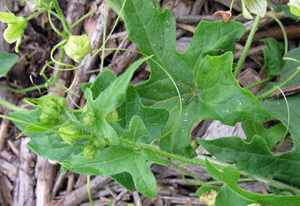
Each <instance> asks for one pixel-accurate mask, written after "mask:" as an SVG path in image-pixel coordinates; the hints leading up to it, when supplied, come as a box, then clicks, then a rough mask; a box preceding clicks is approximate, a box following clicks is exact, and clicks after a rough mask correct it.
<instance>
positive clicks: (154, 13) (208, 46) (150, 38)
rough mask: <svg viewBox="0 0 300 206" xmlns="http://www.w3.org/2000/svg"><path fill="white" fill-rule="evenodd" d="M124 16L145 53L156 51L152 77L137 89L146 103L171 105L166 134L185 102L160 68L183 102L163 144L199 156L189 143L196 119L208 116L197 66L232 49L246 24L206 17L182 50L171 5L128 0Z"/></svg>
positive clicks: (165, 148)
mask: <svg viewBox="0 0 300 206" xmlns="http://www.w3.org/2000/svg"><path fill="white" fill-rule="evenodd" d="M122 2H123V1H122ZM124 21H125V25H126V28H127V30H128V35H129V38H130V39H131V40H132V41H133V42H134V43H136V44H137V45H138V46H139V48H140V49H141V51H142V52H143V53H144V54H146V55H152V54H153V55H154V56H153V60H149V61H148V64H149V65H150V68H151V78H150V79H149V81H147V82H146V83H144V84H139V85H136V86H135V89H136V91H137V92H138V94H139V95H140V97H141V100H142V103H143V104H144V105H145V106H151V107H157V108H166V109H168V111H169V115H170V117H169V120H168V122H167V124H166V126H165V127H164V129H163V131H162V135H164V134H166V133H167V132H169V131H171V129H172V128H173V127H174V125H175V124H176V122H177V120H178V119H179V115H180V114H179V111H180V107H179V100H178V93H177V91H176V88H175V86H174V85H173V83H172V81H171V80H170V78H169V76H168V75H167V74H166V73H165V72H164V71H163V70H162V68H161V67H163V68H164V69H165V71H166V72H167V73H168V74H169V75H170V76H171V77H172V78H173V80H174V81H175V83H176V86H177V87H178V88H179V91H180V94H181V96H182V97H181V98H182V102H183V103H184V104H183V108H182V116H181V118H180V119H179V123H178V125H177V127H176V128H175V129H174V130H172V131H171V132H170V133H169V135H167V136H166V137H164V138H163V139H161V141H160V148H161V149H162V150H166V151H169V152H172V153H176V154H180V155H183V156H188V157H193V156H195V152H194V150H193V148H192V147H191V146H190V133H191V130H192V128H193V126H194V124H195V123H196V122H198V121H199V120H201V119H203V116H201V113H202V112H203V109H202V108H203V107H202V102H200V98H199V88H198V85H197V83H196V74H197V71H198V69H199V66H200V64H201V61H202V60H203V58H204V57H205V56H206V55H208V54H209V55H212V56H213V55H218V54H219V53H220V52H226V51H232V50H233V45H234V44H233V43H234V42H235V41H236V40H238V39H239V38H240V37H241V36H242V35H243V34H244V32H245V30H246V27H245V26H244V25H242V24H240V23H237V22H232V21H230V22H228V23H227V24H225V23H224V22H222V21H217V22H205V21H202V22H201V23H200V24H199V25H198V27H197V29H196V31H195V35H194V38H193V41H192V43H191V45H190V47H189V49H188V50H187V51H186V52H185V53H183V54H182V53H179V52H178V51H177V49H176V41H175V40H176V38H175V29H176V24H175V20H174V18H173V16H172V14H171V13H170V11H169V10H165V11H164V12H162V13H161V12H160V11H158V10H157V9H155V8H154V6H153V4H152V2H150V1H147V0H127V1H126V4H125V8H124ZM222 66H223V65H222ZM230 67H231V65H230ZM213 83H217V82H216V81H214V82H213ZM223 95H224V96H226V95H227V94H226V93H223ZM220 98H222V97H220ZM208 113H209V112H208V111H207V112H206V114H208ZM211 113H213V111H212V112H211ZM206 116H207V115H206ZM211 118H213V117H212V116H211ZM227 119H229V118H227ZM232 122H233V121H232Z"/></svg>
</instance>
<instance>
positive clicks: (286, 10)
mask: <svg viewBox="0 0 300 206" xmlns="http://www.w3.org/2000/svg"><path fill="white" fill-rule="evenodd" d="M281 11H284V17H286V18H293V19H298V18H299V17H298V16H296V15H294V14H292V12H291V10H290V7H289V6H282V5H279V6H277V7H276V9H275V12H281Z"/></svg>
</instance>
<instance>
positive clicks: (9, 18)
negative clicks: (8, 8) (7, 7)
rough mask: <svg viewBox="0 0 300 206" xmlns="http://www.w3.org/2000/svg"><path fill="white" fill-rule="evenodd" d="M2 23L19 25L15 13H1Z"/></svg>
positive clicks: (0, 19)
mask: <svg viewBox="0 0 300 206" xmlns="http://www.w3.org/2000/svg"><path fill="white" fill-rule="evenodd" d="M0 21H3V22H5V23H9V24H14V23H17V17H16V16H15V15H14V14H13V13H7V12H0Z"/></svg>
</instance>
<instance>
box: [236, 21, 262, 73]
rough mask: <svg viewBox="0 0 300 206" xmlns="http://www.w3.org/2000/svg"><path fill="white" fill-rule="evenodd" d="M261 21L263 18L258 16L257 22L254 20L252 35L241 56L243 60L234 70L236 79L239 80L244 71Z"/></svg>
mask: <svg viewBox="0 0 300 206" xmlns="http://www.w3.org/2000/svg"><path fill="white" fill-rule="evenodd" d="M260 20H261V16H259V15H257V16H256V18H255V20H254V23H253V26H252V28H251V31H250V34H249V36H248V39H247V42H246V44H245V47H244V50H243V53H242V55H241V58H240V59H239V61H238V65H237V67H236V68H235V70H234V73H233V75H234V77H235V78H237V77H238V76H239V73H240V72H241V70H242V66H243V64H244V62H245V59H246V57H247V54H248V51H249V49H250V46H251V43H252V41H253V38H254V35H255V32H256V29H257V27H258V24H259V21H260Z"/></svg>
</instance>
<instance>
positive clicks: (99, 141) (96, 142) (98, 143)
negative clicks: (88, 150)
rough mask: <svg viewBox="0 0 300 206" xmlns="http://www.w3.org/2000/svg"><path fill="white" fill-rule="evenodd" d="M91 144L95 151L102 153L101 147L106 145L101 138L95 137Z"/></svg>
mask: <svg viewBox="0 0 300 206" xmlns="http://www.w3.org/2000/svg"><path fill="white" fill-rule="evenodd" d="M92 144H93V145H94V146H95V148H96V149H97V150H100V151H102V150H103V149H104V148H103V147H104V146H105V145H106V142H105V141H104V139H103V138H102V137H97V139H95V140H93V143H92Z"/></svg>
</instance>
